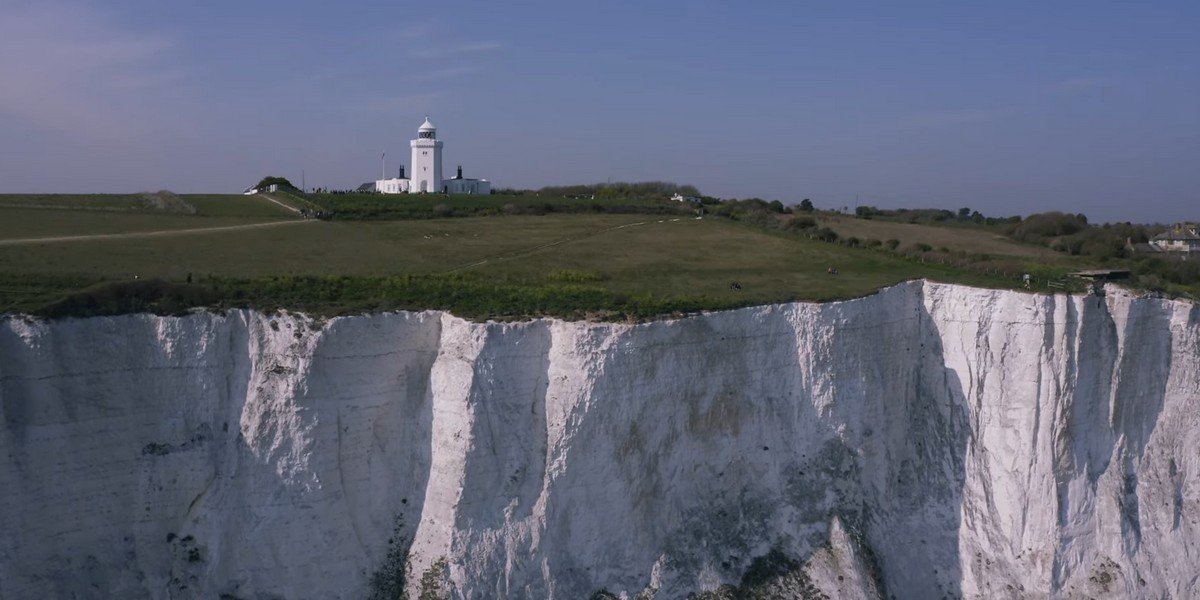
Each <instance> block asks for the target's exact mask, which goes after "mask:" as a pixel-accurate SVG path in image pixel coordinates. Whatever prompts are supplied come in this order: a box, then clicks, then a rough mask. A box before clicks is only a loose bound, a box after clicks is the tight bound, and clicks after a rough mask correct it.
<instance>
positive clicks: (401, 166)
mask: <svg viewBox="0 0 1200 600" xmlns="http://www.w3.org/2000/svg"><path fill="white" fill-rule="evenodd" d="M400 179H404V165H400Z"/></svg>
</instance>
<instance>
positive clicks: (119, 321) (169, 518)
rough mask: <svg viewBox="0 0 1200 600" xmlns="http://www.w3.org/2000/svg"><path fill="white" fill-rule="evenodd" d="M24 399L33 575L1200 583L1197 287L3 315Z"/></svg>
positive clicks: (310, 591) (1, 561)
mask: <svg viewBox="0 0 1200 600" xmlns="http://www.w3.org/2000/svg"><path fill="white" fill-rule="evenodd" d="M0 418H2V419H3V427H2V428H0V597H3V598H33V597H61V598H70V597H77V598H101V597H122V598H192V597H195V598H217V597H221V598H244V599H251V598H289V599H292V598H336V597H341V598H362V597H372V596H374V597H396V594H397V593H398V592H399V591H401V590H406V591H407V592H408V593H409V594H410V595H412V596H413V597H416V595H417V594H418V593H419V592H420V591H422V589H424V590H425V591H427V592H428V591H431V590H432V589H433V588H437V589H439V590H440V591H441V593H443V594H444V595H447V596H449V597H454V598H496V597H514V598H515V597H530V598H542V597H547V598H588V597H590V596H592V595H593V594H595V593H596V592H600V591H601V590H603V591H606V592H608V593H609V594H612V595H613V596H617V597H627V598H633V597H635V596H637V595H638V594H640V596H638V597H640V598H658V599H667V598H680V597H684V596H686V595H688V594H689V593H693V592H696V593H705V592H707V593H708V595H709V596H710V597H729V596H731V594H733V593H735V592H734V591H733V590H732V589H731V587H730V586H738V587H739V588H740V590H741V591H743V592H744V591H746V590H753V591H754V592H756V593H758V594H762V595H763V596H762V597H795V598H808V597H814V598H817V597H822V596H828V597H831V598H835V597H836V598H881V597H891V596H892V595H894V596H895V597H896V598H940V597H951V598H954V597H970V598H1007V597H1012V598H1022V597H1027V598H1041V597H1047V596H1053V597H1062V598H1128V597H1140V598H1194V597H1197V596H1200V584H1198V583H1197V574H1200V535H1198V533H1197V532H1198V525H1197V519H1200V504H1198V497H1200V487H1198V485H1200V480H1198V479H1197V478H1198V477H1200V422H1198V421H1200V309H1198V308H1197V306H1195V305H1193V304H1190V303H1184V302H1174V301H1167V300H1161V299H1151V298H1136V297H1133V296H1131V295H1129V294H1127V293H1125V292H1121V291H1118V290H1112V289H1110V290H1109V293H1108V295H1107V297H1071V296H1063V295H1059V296H1042V295H1031V294H1023V293H1016V292H1011V291H994V290H980V289H972V288H965V287H956V286H947V285H939V284H932V283H920V282H917V283H911V284H905V285H901V286H897V287H894V288H890V289H887V290H884V291H882V292H880V293H878V294H876V295H874V296H871V297H867V298H863V299H859V300H852V301H847V302H837V303H829V304H788V305H779V306H768V307H760V308H751V309H744V310H736V311H730V312H721V313H713V314H706V315H702V316H696V317H689V318H685V319H680V320H674V321H663V322H656V323H648V324H641V325H615V324H595V323H573V322H562V321H556V320H539V321H533V322H526V323H516V324H496V323H489V324H477V323H470V322H466V321H463V320H461V319H458V318H456V317H453V316H451V315H448V314H441V313H436V312H424V313H393V314H382V315H374V316H362V317H347V318H338V319H333V320H330V321H328V322H314V321H312V320H310V319H307V318H304V317H299V316H288V315H273V316H272V315H263V314H259V313H255V312H250V311H235V312H231V313H228V314H226V315H223V316H219V315H210V314H196V315H192V316H188V317H181V318H171V317H154V316H148V315H131V316H122V317H113V318H91V319H78V320H64V321H57V322H50V323H46V322H37V321H32V320H29V319H25V318H22V317H9V318H7V319H5V320H3V321H0ZM722 586H725V587H722ZM222 594H224V595H222Z"/></svg>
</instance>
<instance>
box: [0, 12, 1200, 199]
mask: <svg viewBox="0 0 1200 600" xmlns="http://www.w3.org/2000/svg"><path fill="white" fill-rule="evenodd" d="M426 113H429V114H430V115H432V118H433V120H434V122H435V123H436V124H437V125H438V127H439V137H441V138H442V139H443V140H445V142H446V150H445V155H446V163H447V164H446V167H447V170H448V171H450V170H451V169H453V167H454V165H457V164H459V163H462V164H463V165H465V167H466V171H467V175H469V176H480V177H487V178H489V179H491V180H493V182H494V183H495V184H496V185H497V186H501V187H538V186H542V185H550V184H563V183H587V182H599V181H606V180H609V179H611V180H613V181H617V180H629V181H635V180H650V179H655V180H669V181H677V182H681V183H693V184H695V185H697V186H698V187H700V189H701V190H702V191H703V192H705V193H709V194H714V195H719V196H725V197H731V196H733V197H749V196H758V197H762V198H767V199H776V198H778V199H781V200H784V201H786V202H798V201H799V200H801V199H803V198H806V197H807V198H812V199H813V201H814V202H815V203H816V204H817V205H818V206H820V207H835V206H850V207H853V206H854V202H855V197H856V195H857V196H858V197H859V198H861V202H862V203H863V204H873V205H877V206H881V207H895V206H936V207H945V208H957V207H960V206H969V207H971V208H975V209H978V210H981V211H982V212H984V213H986V214H1004V215H1007V214H1017V213H1022V214H1024V213H1029V212H1035V211H1039V210H1050V209H1058V210H1067V211H1071V212H1084V213H1086V214H1088V215H1089V216H1091V217H1092V218H1093V220H1134V221H1174V220H1182V219H1193V220H1195V219H1200V2H1197V1H1196V0H1188V1H1179V2H1175V1H1158V0H1156V1H1154V2H1104V1H1095V0H1094V1H1088V2H1045V1H1038V2H1019V1H1011V0H1005V1H1003V2H990V3H982V2H957V1H956V2H870V3H866V2H819V3H818V2H705V1H693V2H654V3H650V2H611V1H609V2H603V3H600V2H596V3H577V2H522V3H509V2H478V3H476V2H396V1H394V0H393V1H381V2H339V3H334V2H327V1H322V2H307V1H300V2H295V1H289V2H284V1H255V2H242V1H237V2H234V1H220V0H217V1H206V2H168V1H163V0H153V1H152V0H109V1H105V2H99V1H92V2H86V1H85V2H63V3H53V2H40V1H39V2H36V3H35V2H25V1H23V0H17V1H15V2H14V1H13V0H0V192H42V191H44V192H87V191H96V192H122V191H140V190H150V189H160V188H166V189H171V190H175V191H180V192H226V191H237V190H239V189H240V188H242V187H244V186H246V185H249V184H250V183H253V182H254V181H256V180H257V179H258V178H259V177H261V176H263V175H266V174H279V175H284V176H288V177H291V178H294V179H299V178H300V173H301V169H304V170H305V171H306V173H307V182H308V184H309V185H310V186H313V185H321V186H331V187H348V186H353V185H357V184H359V183H361V182H364V181H368V180H372V179H374V178H375V177H376V176H377V175H378V173H379V169H380V161H379V156H380V153H381V152H382V151H385V150H386V151H387V152H388V153H389V171H393V170H394V167H395V166H396V165H397V164H398V162H397V161H398V160H399V159H403V160H404V161H405V162H407V154H408V140H409V139H410V138H412V137H413V136H414V133H415V129H416V127H417V126H418V125H419V124H420V122H421V119H422V117H423V116H424V115H425V114H426Z"/></svg>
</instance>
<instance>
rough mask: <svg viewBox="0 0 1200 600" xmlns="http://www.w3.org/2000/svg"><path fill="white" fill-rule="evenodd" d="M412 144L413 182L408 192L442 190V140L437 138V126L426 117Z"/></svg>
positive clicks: (421, 192)
mask: <svg viewBox="0 0 1200 600" xmlns="http://www.w3.org/2000/svg"><path fill="white" fill-rule="evenodd" d="M410 144H411V145H412V175H410V177H411V181H412V183H411V184H410V185H409V186H408V193H410V194H423V193H432V192H440V191H442V142H440V141H438V139H437V127H434V126H433V123H430V122H429V116H428V115H427V116H426V117H425V123H423V124H422V125H421V128H420V129H418V130H417V139H415V140H413V141H412V142H410Z"/></svg>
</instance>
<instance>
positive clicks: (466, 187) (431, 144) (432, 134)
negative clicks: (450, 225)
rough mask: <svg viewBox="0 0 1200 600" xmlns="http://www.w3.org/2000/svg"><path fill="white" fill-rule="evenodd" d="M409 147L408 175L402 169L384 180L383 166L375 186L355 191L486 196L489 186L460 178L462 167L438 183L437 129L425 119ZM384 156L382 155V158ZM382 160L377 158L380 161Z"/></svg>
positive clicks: (373, 184) (439, 164) (440, 149)
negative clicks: (410, 158)
mask: <svg viewBox="0 0 1200 600" xmlns="http://www.w3.org/2000/svg"><path fill="white" fill-rule="evenodd" d="M409 144H410V145H411V146H412V173H410V174H409V175H408V176H407V177H405V173H404V165H401V166H400V174H399V176H398V177H392V178H390V179H389V178H388V177H387V166H386V165H384V166H383V171H384V174H383V179H377V180H375V183H364V184H362V185H361V186H359V187H358V191H360V192H377V193H381V194H404V193H408V194H450V195H455V196H457V195H466V194H484V195H486V194H490V193H492V183H491V182H490V181H488V180H486V179H471V178H469V177H463V170H462V165H459V167H458V174H457V175H456V176H455V177H452V178H450V179H442V142H441V140H439V139H437V127H434V126H433V123H430V122H429V117H428V116H426V117H425V122H424V123H423V124H421V127H420V128H419V129H417V139H415V140H412V141H411V142H409ZM384 156H386V155H384ZM383 158H384V157H380V159H383Z"/></svg>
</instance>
